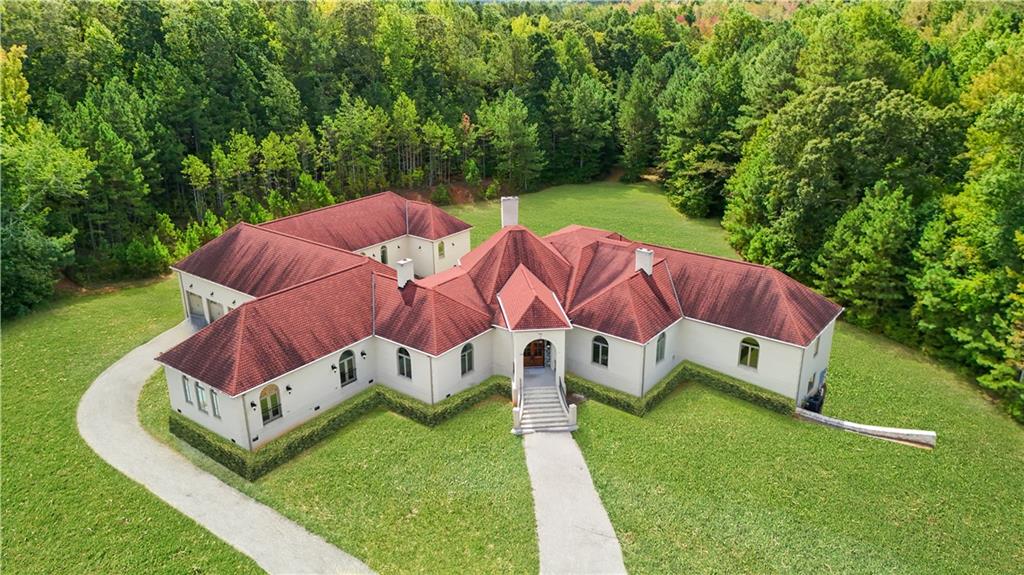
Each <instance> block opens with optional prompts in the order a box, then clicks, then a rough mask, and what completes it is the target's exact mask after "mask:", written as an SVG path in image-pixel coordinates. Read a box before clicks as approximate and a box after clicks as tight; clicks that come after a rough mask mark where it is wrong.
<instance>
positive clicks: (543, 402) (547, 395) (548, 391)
mask: <svg viewBox="0 0 1024 575" xmlns="http://www.w3.org/2000/svg"><path fill="white" fill-rule="evenodd" d="M520 413H521V417H520V419H519V426H518V427H516V428H514V429H513V430H512V433H515V434H516V435H523V434H524V433H534V432H537V431H576V429H577V425H576V424H575V422H573V421H571V420H570V418H569V415H567V414H566V413H565V410H564V409H562V400H561V398H560V397H559V396H558V388H557V387H555V386H553V385H550V386H548V385H545V386H543V387H527V388H526V389H525V390H523V404H522V405H521V406H520Z"/></svg>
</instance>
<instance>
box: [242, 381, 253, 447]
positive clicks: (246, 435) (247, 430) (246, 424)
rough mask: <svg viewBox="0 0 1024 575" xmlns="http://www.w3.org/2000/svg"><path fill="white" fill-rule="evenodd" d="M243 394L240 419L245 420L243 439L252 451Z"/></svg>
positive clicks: (250, 433)
mask: <svg viewBox="0 0 1024 575" xmlns="http://www.w3.org/2000/svg"><path fill="white" fill-rule="evenodd" d="M247 407H248V406H247V405H245V394H242V419H244V420H245V441H246V442H247V443H248V444H249V451H252V432H250V431H249V412H248V411H246V408H247Z"/></svg>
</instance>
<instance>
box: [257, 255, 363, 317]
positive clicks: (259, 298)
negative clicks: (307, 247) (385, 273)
mask: <svg viewBox="0 0 1024 575" xmlns="http://www.w3.org/2000/svg"><path fill="white" fill-rule="evenodd" d="M366 263H367V262H366V261H360V262H358V263H354V264H352V265H350V266H348V267H344V268H341V269H338V270H334V271H332V272H327V273H325V274H323V275H320V276H317V277H315V278H310V279H308V280H306V281H304V282H299V283H297V284H294V285H290V286H288V287H285V288H281V289H279V290H277V291H272V292H270V293H268V294H264V295H261V296H259V297H257V298H253V299H251V300H249V301H247V302H245V303H243V304H242V305H240V306H238V307H239V308H241V307H242V306H244V305H246V304H250V303H256V302H262V301H264V300H266V299H269V298H271V297H274V296H277V295H281V294H283V293H285V292H288V291H291V290H293V289H296V288H300V287H303V286H306V285H309V284H311V283H314V282H318V281H320V280H323V279H327V278H328V277H330V276H333V275H338V274H340V273H344V272H347V271H352V270H354V269H355V268H357V267H360V266H364V265H366ZM373 273H379V272H377V271H374V272H373Z"/></svg>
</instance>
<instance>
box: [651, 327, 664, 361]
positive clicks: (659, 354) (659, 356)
mask: <svg viewBox="0 0 1024 575" xmlns="http://www.w3.org/2000/svg"><path fill="white" fill-rule="evenodd" d="M663 359H665V334H664V333H663V334H661V335H659V336H658V352H657V354H656V355H655V359H654V363H660V362H661V360H663Z"/></svg>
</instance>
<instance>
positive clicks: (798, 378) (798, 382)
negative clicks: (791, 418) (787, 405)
mask: <svg viewBox="0 0 1024 575" xmlns="http://www.w3.org/2000/svg"><path fill="white" fill-rule="evenodd" d="M819 337H820V336H819ZM806 356H807V348H806V347H805V348H803V349H802V350H801V351H800V371H799V372H797V374H796V397H795V398H793V401H795V402H796V403H795V404H794V405H796V407H800V390H801V389H802V387H803V384H804V383H803V380H804V357H806Z"/></svg>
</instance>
